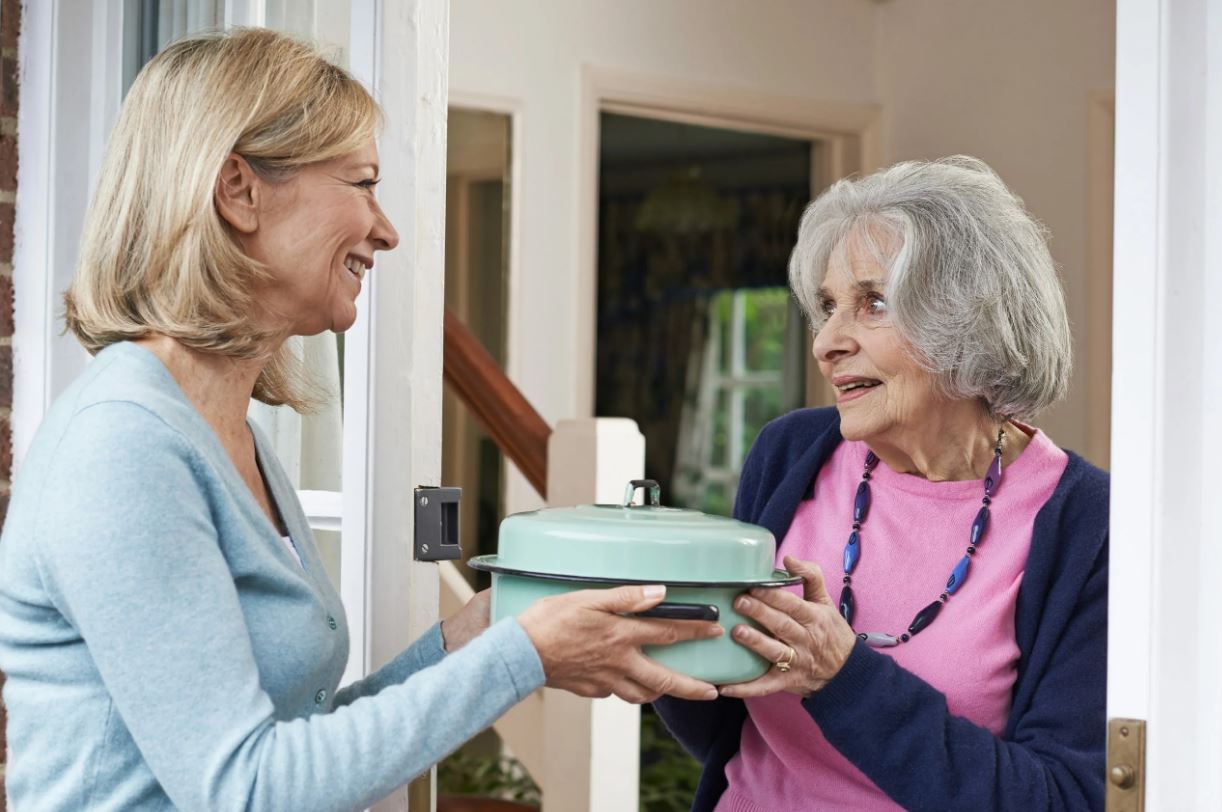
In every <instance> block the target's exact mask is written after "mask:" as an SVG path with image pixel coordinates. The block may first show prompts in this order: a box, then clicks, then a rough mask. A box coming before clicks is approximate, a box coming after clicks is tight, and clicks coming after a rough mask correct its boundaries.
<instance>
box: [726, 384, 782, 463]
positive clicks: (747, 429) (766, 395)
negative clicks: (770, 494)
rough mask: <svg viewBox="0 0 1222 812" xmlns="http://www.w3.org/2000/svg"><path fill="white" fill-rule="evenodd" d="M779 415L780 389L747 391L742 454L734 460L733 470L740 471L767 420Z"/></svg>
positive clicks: (772, 387)
mask: <svg viewBox="0 0 1222 812" xmlns="http://www.w3.org/2000/svg"><path fill="white" fill-rule="evenodd" d="M780 415H781V389H780V387H779V386H767V387H758V388H753V389H750V390H748V391H747V396H746V399H745V403H744V405H743V453H742V459H738V460H735V470H741V469H742V464H743V460H744V459H746V457H747V451H748V450H750V448H751V444H752V443H754V442H755V438H756V437H758V436H759V433H760V429H762V428H764V424H766V423H767V422H768V421H769V420H773V419H775V418H777V417H780Z"/></svg>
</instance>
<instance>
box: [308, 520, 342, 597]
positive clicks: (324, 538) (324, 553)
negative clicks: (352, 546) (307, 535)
mask: <svg viewBox="0 0 1222 812" xmlns="http://www.w3.org/2000/svg"><path fill="white" fill-rule="evenodd" d="M314 541H315V542H316V543H317V544H318V555H319V557H320V558H322V566H323V569H325V570H326V571H327V577H328V578H330V579H331V585H332V586H334V587H335V590H336V591H337V592H338V591H339V560H340V555H339V545H340V534H339V531H338V530H315V531H314Z"/></svg>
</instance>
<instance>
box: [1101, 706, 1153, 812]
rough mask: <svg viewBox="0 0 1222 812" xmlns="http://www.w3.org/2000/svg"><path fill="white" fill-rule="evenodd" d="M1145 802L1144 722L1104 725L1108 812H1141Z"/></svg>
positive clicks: (1124, 721) (1118, 721) (1109, 722)
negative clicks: (1105, 730)
mask: <svg viewBox="0 0 1222 812" xmlns="http://www.w3.org/2000/svg"><path fill="white" fill-rule="evenodd" d="M1145 801H1146V722H1145V720H1144V719H1109V720H1108V722H1107V803H1106V809H1107V812H1143V810H1144V809H1145Z"/></svg>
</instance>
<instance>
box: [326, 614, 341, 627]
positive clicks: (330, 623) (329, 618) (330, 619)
mask: <svg viewBox="0 0 1222 812" xmlns="http://www.w3.org/2000/svg"><path fill="white" fill-rule="evenodd" d="M327 625H328V626H330V627H331V631H335V630H336V629H337V628H339V624H338V623H336V622H335V618H334V617H332V616H331V615H327Z"/></svg>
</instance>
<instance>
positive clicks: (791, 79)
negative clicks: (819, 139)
mask: <svg viewBox="0 0 1222 812" xmlns="http://www.w3.org/2000/svg"><path fill="white" fill-rule="evenodd" d="M873 17H874V8H873V3H871V2H865V0H753V2H750V3H743V2H739V0H668V2H665V3H659V2H656V0H582V2H570V0H517V1H516V2H514V3H493V2H487V0H452V3H451V20H450V35H451V44H450V58H451V64H450V88H451V93H452V97H453V98H461V99H463V100H464V104H469V102H470V100H471V99H473V98H478V97H485V98H491V99H495V100H497V102H498V103H501V104H508V105H511V106H512V107H513V108H514V109H515V110H517V111H518V115H519V116H520V121H519V127H520V137H519V138H518V141H517V143H515V150H516V154H517V156H518V159H519V160H520V161H521V166H520V173H521V174H520V178H521V186H520V189H519V190H518V195H517V198H516V199H517V202H518V209H517V211H515V212H514V217H515V219H516V220H517V228H516V231H515V232H514V235H515V236H516V238H517V240H518V244H517V245H516V246H514V247H511V251H514V252H515V253H516V259H517V261H516V274H517V278H516V279H514V280H512V281H511V284H510V313H511V317H510V324H509V336H508V339H509V340H508V344H509V353H510V359H509V373H510V376H511V377H512V378H513V380H514V381H515V383H517V384H518V386H519V387H520V388H521V389H522V391H523V392H524V393H525V394H526V396H527V397H528V398H529V399H530V400H531V402H532V403H534V405H535V407H536V408H537V409H538V410H539V412H540V413H541V414H542V415H543V416H544V418H545V419H547V420H548V421H549V422H551V423H553V424H555V422H556V421H557V420H560V419H563V418H570V417H579V416H587V415H588V414H589V412H590V409H591V408H592V403H593V392H592V390H591V391H581V389H582V387H580V386H578V385H575V383H574V382H575V381H578V380H580V379H581V378H582V376H581V375H579V374H578V372H579V370H581V368H582V367H584V366H588V365H589V364H592V363H593V357H592V356H590V357H586V354H585V351H584V350H583V349H581V347H582V343H581V341H579V340H578V338H577V337H578V335H579V334H580V332H581V331H582V330H585V329H588V326H587V325H584V324H582V323H581V318H582V317H581V316H580V313H581V312H582V310H583V307H582V306H583V304H584V303H582V302H581V297H582V296H585V295H587V294H586V293H585V292H584V291H585V290H586V289H585V288H583V287H582V280H581V279H580V277H579V272H578V269H579V267H581V262H582V255H581V251H582V246H581V242H580V237H579V233H580V230H581V227H582V220H581V218H582V216H583V212H582V204H583V201H581V200H579V189H580V187H581V180H580V179H581V168H582V165H581V157H582V154H581V149H582V143H581V138H582V134H581V128H582V113H583V106H582V101H583V100H582V96H581V94H582V77H583V68H585V67H594V68H600V69H612V70H621V71H626V72H631V73H636V74H647V75H656V76H658V77H660V78H663V79H666V80H669V81H682V82H688V83H696V84H700V85H704V86H711V87H727V88H733V89H735V90H737V91H739V92H743V93H748V94H750V93H766V94H769V95H782V96H790V97H793V98H794V99H797V100H803V99H809V100H812V101H848V102H865V101H869V100H871V99H872V98H873V96H874V75H873V72H874V59H873V55H872V42H873V27H874V19H873ZM731 56H732V57H733V58H731ZM535 504H537V497H536V496H535V495H534V492H533V491H532V490H531V489H530V488H529V486H527V485H525V483H524V481H523V480H521V479H520V478H516V477H511V479H510V484H509V487H508V489H507V493H506V509H507V510H509V511H513V510H521V509H526V508H528V507H532V506H534V505H535Z"/></svg>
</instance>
